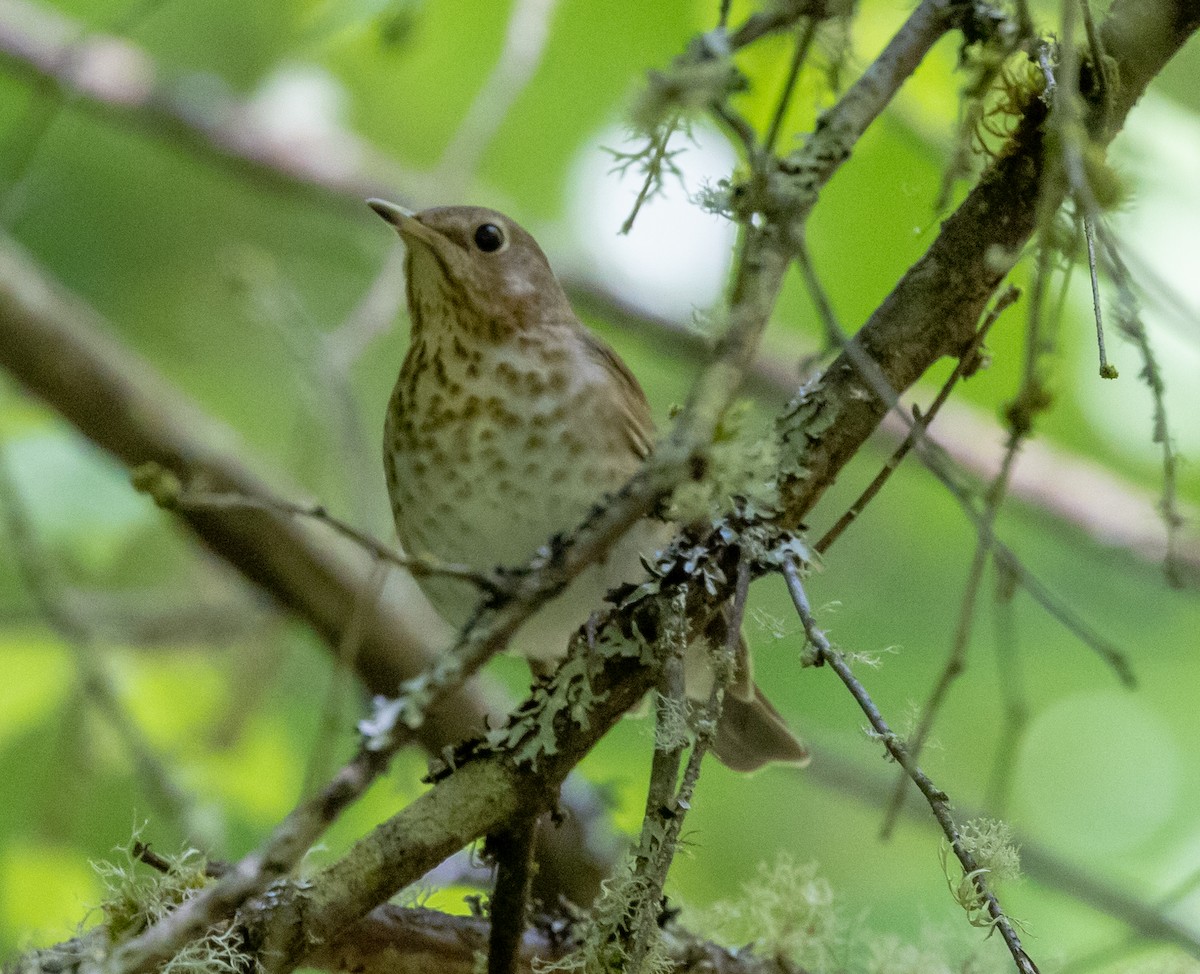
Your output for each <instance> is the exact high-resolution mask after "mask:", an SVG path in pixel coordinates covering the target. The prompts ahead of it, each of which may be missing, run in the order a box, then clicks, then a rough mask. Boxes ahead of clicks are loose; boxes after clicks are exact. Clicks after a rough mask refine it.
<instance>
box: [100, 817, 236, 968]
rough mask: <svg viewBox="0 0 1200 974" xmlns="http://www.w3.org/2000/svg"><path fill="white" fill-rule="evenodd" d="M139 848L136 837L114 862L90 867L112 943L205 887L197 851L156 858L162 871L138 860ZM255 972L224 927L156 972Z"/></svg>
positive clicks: (202, 864) (184, 949)
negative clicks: (101, 897)
mask: <svg viewBox="0 0 1200 974" xmlns="http://www.w3.org/2000/svg"><path fill="white" fill-rule="evenodd" d="M140 845H141V844H140V840H139V838H138V835H137V834H136V833H135V835H134V836H133V838H132V839H131V840H130V842H129V844H128V845H126V846H122V847H120V848H119V849H118V850H117V852H118V853H119V859H118V860H117V861H115V862H97V863H93V864H92V868H93V869H94V870H95V871H96V874H97V875H98V876H99V877H100V880H101V881H102V882H103V884H104V887H105V893H106V895H105V898H104V900H103V902H101V904H100V909H101V911H102V912H103V913H104V916H105V920H106V924H105V926H106V929H107V932H108V937H109V940H110V941H111V942H113V943H116V942H118V941H120V940H124V939H127V938H129V937H132V936H135V935H137V934H138V933H140V932H141V931H142V930H144V929H145V928H146V927H148V926H150V925H151V924H153V923H156V922H157V921H159V920H161V919H162V918H163V917H164V916H166V915H167V914H168V913H170V912H171V911H172V910H173V909H175V908H176V907H177V906H179V904H180V903H182V902H184V901H185V900H187V899H188V898H190V897H191V896H193V895H195V893H196V892H197V891H199V890H200V889H202V888H203V887H204V886H205V885H206V884H207V883H208V882H209V879H208V876H207V873H206V871H205V860H204V858H203V856H201V855H200V853H199V852H197V851H196V850H194V849H187V850H185V851H184V852H182V853H180V854H178V855H174V856H163V857H160V858H161V860H162V869H161V870H156V869H152V868H150V867H149V866H146V865H144V864H141V863H139V862H137V861H136V855H135V850H137V849H138V848H139V847H140ZM256 970H258V965H257V962H256V961H255V960H254V958H253V957H251V956H249V955H248V954H246V953H245V952H244V950H243V949H242V939H241V935H240V933H239V932H238V931H237V930H235V929H234V928H233V926H232V924H228V923H226V924H222V925H219V926H216V927H213V928H210V929H209V930H208V932H207V933H205V934H204V935H203V936H201V937H198V938H196V939H195V940H192V941H190V942H189V943H188V944H186V945H185V946H184V947H182V948H181V949H180V950H179V951H178V952H177V953H176V954H175V955H174V956H172V957H171V958H170V960H168V961H167V962H166V963H165V964H163V965H162V966H161V967H160V968H159V972H160V974H253V972H255V971H256Z"/></svg>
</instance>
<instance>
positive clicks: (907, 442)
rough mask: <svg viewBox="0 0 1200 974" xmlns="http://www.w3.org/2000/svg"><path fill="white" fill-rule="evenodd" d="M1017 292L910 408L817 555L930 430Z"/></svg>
mask: <svg viewBox="0 0 1200 974" xmlns="http://www.w3.org/2000/svg"><path fill="white" fill-rule="evenodd" d="M818 293H821V294H824V292H823V291H819V292H818ZM1020 293H1021V292H1020V291H1018V290H1017V289H1016V288H1015V287H1012V286H1009V288H1008V289H1007V290H1005V291H1004V292H1003V293H1002V294H1001V295H1000V297H998V298H997V299H996V303H995V305H993V307H992V310H991V311H989V312H988V314H987V316H986V317H985V318H984V320H983V324H982V325H980V326H979V330H978V331H977V332H976V333H975V337H974V338H973V339H971V345H970V347H969V348H968V349H967V350H966V351H965V352H964V353H963V354H962V355H961V356H959V358H958V361H957V362H956V363H955V365H954V371H953V372H951V373H950V375H949V377H948V378H947V379H946V381H945V382H944V383H943V384H942V388H941V389H939V390H938V394H937V396H936V397H935V398H934V400H933V402H932V403H930V405H929V408H928V409H927V410H925V411H924V412H920V413H918V411H917V407H916V406H914V407H913V426H912V428H911V429H909V430H908V432H907V433H905V435H904V439H903V440H901V441H900V445H899V446H898V447H896V449H895V451H894V452H893V453H892V455H891V457H889V458H888V460H887V462H886V463H885V464H884V465H883V468H882V469H881V470H880V471H879V473H877V474H876V475H875V478H874V479H873V480H872V481H871V482H870V483H869V484H868V485H867V486H866V488H865V489H864V490H863V492H862V493H861V494H859V495H858V497H857V499H855V501H854V502H853V503H852V504H851V505H850V506H849V507H848V508H846V511H845V513H844V514H842V516H841V517H840V518H838V520H837V522H836V523H835V524H834V525H833V526H832V527H831V528H829V530H828V531H826V532H825V533H824V534H823V535H822V536H821V538H820V540H819V541H817V543H816V544H814V545H813V550H814V551H816V552H817V554H823V553H824V552H826V551H828V550H829V549H830V547H831V546H832V545H833V543H834V542H835V541H837V539H838V538H840V537H841V536H842V533H843V532H844V531H845V530H846V528H848V527H849V526H850V525H851V524H852V523H853V522H854V521H855V519H856V518H857V517H858V516H859V515H860V514H861V513H862V512H863V510H864V509H865V508H866V506H867V505H868V504H869V503H871V501H872V500H873V499H874V498H875V496H876V495H877V494H878V493H879V492H880V491H881V490H882V489H883V486H884V484H886V483H887V481H888V480H889V479H890V478H891V475H892V474H893V473H895V471H896V470H897V469H899V467H900V464H901V462H902V461H903V460H904V458H905V457H906V456H908V454H909V451H911V450H912V448H913V446H914V445H915V444H916V442H917V440H918V438H919V437H920V436H921V435H922V434H923V433H924V431H925V430H927V429H929V424H930V423H932V422H933V420H934V419H935V418H936V416H937V414H938V413H939V412H941V409H942V407H943V406H944V405H945V404H946V402H947V400H948V399H949V398H950V393H951V392H953V391H954V388H955V386H957V385H958V380H959V379H960V378H962V376H963V374H964V373H966V372H968V371H969V370H970V369H972V368H974V367H975V366H976V365H977V364H978V361H979V360H978V356H979V354H980V350H981V349H982V348H983V342H984V340H985V339H986V338H987V334H988V332H989V331H991V329H992V325H994V324H995V323H996V320H997V319H998V318H999V317H1000V315H1001V314H1003V313H1004V311H1005V310H1006V309H1007V308H1008V307H1009V305H1011V304H1013V303H1014V302H1015V301H1016V300H1017V298H1018V297H1019V296H1020Z"/></svg>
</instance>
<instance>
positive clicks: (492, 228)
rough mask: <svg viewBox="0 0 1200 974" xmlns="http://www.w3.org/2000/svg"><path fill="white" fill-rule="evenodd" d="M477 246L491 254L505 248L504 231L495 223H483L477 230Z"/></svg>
mask: <svg viewBox="0 0 1200 974" xmlns="http://www.w3.org/2000/svg"><path fill="white" fill-rule="evenodd" d="M475 246H476V247H478V248H479V249H480V250H482V251H483V252H484V253H485V254H491V253H494V252H495V251H497V250H499V249H500V248H501V247H503V246H504V231H503V230H501V229H500V228H499V227H498V226H496V224H494V223H482V224H480V225H479V226H478V227H476V228H475Z"/></svg>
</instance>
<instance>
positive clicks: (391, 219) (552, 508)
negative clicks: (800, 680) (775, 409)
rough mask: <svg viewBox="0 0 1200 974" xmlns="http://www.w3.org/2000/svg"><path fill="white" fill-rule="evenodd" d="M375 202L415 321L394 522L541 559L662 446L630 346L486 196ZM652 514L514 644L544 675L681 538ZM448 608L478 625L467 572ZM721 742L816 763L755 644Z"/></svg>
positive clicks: (457, 553)
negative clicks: (760, 668) (477, 201)
mask: <svg viewBox="0 0 1200 974" xmlns="http://www.w3.org/2000/svg"><path fill="white" fill-rule="evenodd" d="M367 203H368V205H369V206H370V207H371V208H372V209H373V210H374V211H375V212H376V213H377V214H378V215H379V216H381V217H382V218H383V219H384V220H386V221H387V222H388V223H390V224H391V225H392V226H393V227H394V228H395V230H396V231H397V232H398V233H399V235H400V237H401V239H402V240H403V241H404V244H405V246H406V250H407V253H406V256H405V273H406V278H407V281H406V287H407V299H408V311H409V317H410V321H411V331H410V340H409V347H408V351H407V354H406V355H405V357H404V361H403V363H402V365H401V367H400V372H399V376H398V378H397V380H396V384H395V387H394V389H393V392H392V395H391V398H390V400H389V402H388V407H387V412H386V419H385V422H384V437H383V440H384V442H383V459H384V470H385V474H386V480H387V488H388V495H389V499H390V502H391V507H392V513H393V515H394V519H395V523H396V533H397V537H398V539H399V541H400V544H401V545H402V546H403V548H404V550H405V551H406V552H407V553H409V554H420V555H428V556H433V557H434V558H436V559H438V560H440V561H442V562H447V563H453V564H458V565H466V566H469V567H471V568H474V569H477V570H479V571H490V570H494V569H497V568H509V569H516V568H522V567H525V566H526V565H528V564H529V563H530V562H531V560H532V559H533V558H534V557H535V555H536V554H537V553H538V551H539V549H542V548H543V547H544V546H545V545H546V544H547V543H548V541H549V540H550V539H551V537H552V536H554V535H556V534H559V533H562V532H568V531H570V530H572V529H573V528H575V527H576V526H577V525H578V524H579V523H580V522H581V521H582V520H583V519H584V517H585V516H586V515H587V514H588V512H589V511H591V510H592V509H593V507H594V506H595V505H596V504H598V503H602V502H603V501H604V498H605V497H606V495H609V494H612V493H613V492H615V491H616V490H618V489H619V488H620V487H621V485H622V484H624V483H625V482H626V481H627V480H628V479H629V477H630V476H631V475H633V473H634V472H635V471H636V470H637V469H638V467H639V466H640V465H641V464H642V462H643V461H644V460H645V459H646V457H648V456H649V455H650V453H651V451H652V450H653V448H654V436H655V431H654V422H653V418H652V415H651V411H650V405H649V403H648V401H647V398H646V394H645V392H644V391H643V390H642V387H641V385H640V384H639V383H638V380H637V379H636V378H635V377H634V375H633V373H632V372H631V371H630V369H629V367H628V366H627V365H626V364H625V362H624V361H623V360H622V359H621V358H620V356H619V355H618V354H617V353H616V352H615V351H614V350H613V349H612V348H611V347H610V346H609V345H608V344H606V343H605V342H604V341H602V340H601V339H600V338H599V337H597V336H596V335H594V334H593V333H592V332H591V331H589V330H588V328H587V327H586V326H585V325H584V324H583V323H582V322H581V321H580V320H579V318H578V317H577V316H576V314H575V312H574V310H573V309H572V307H571V303H570V301H569V300H568V298H567V295H566V293H565V292H564V290H563V288H562V286H561V284H560V283H559V281H558V279H557V278H556V277H555V274H554V272H553V270H552V269H551V267H550V263H549V261H548V260H547V258H546V255H545V254H544V253H543V252H542V249H541V247H539V246H538V244H537V241H536V240H535V239H534V238H533V236H532V235H530V234H529V233H528V232H527V231H526V230H525V229H524V228H522V227H521V226H520V225H519V224H517V223H516V222H515V221H513V220H511V219H509V218H508V217H507V216H505V215H503V214H501V213H499V212H497V211H495V210H492V209H487V208H484V207H477V206H443V207H434V208H431V209H426V210H422V211H421V212H413V211H412V210H409V209H407V208H406V207H403V206H400V205H398V204H396V203H391V202H387V201H385V200H380V199H371V200H368V201H367ZM673 533H674V532H673V528H672V526H671V525H669V524H666V523H664V522H662V521H658V520H655V519H652V518H646V519H643V520H642V521H640V522H638V524H636V525H635V526H634V527H633V528H632V529H631V530H630V531H628V532H627V533H626V534H625V535H624V536H623V537H622V539H621V540H620V541H619V542H618V543H617V544H616V545H614V547H613V548H612V549H611V550H610V551H609V552H608V554H607V557H606V558H605V559H604V560H603V561H602V562H600V563H597V564H593V565H591V566H589V567H588V568H587V569H585V570H584V571H583V572H582V573H581V574H580V575H579V576H578V577H576V578H575V579H574V580H573V581H572V582H571V583H570V584H569V585H568V586H567V587H566V589H565V590H564V591H563V592H562V593H560V594H559V595H557V596H556V597H555V598H553V599H551V600H550V601H549V602H548V603H547V604H545V605H543V606H542V607H541V608H540V609H539V610H538V611H537V612H536V613H535V614H534V615H533V616H532V617H531V618H530V619H529V620H528V621H527V622H526V623H525V624H524V625H523V626H522V627H521V628H520V629H519V630H518V631H517V632H516V633H515V635H514V637H513V640H512V644H511V645H512V648H514V649H515V651H516V652H518V653H519V654H520V655H523V656H525V657H526V658H527V659H528V660H529V661H530V666H531V668H532V669H533V670H534V672H535V673H544V672H547V671H548V670H550V669H552V668H553V666H554V665H555V664H556V663H557V662H558V661H559V660H560V659H562V658H563V657H564V656H565V655H566V650H567V645H568V642H569V639H570V636H571V635H572V633H574V632H575V631H576V630H578V629H579V627H580V626H581V625H583V624H584V623H585V622H587V620H588V618H589V616H590V615H591V613H592V612H593V611H594V610H595V609H597V608H598V607H599V606H600V605H601V604H602V600H603V597H604V595H605V593H606V592H608V591H610V590H611V589H613V588H616V587H617V586H619V585H621V584H622V583H631V582H632V583H637V582H639V581H641V580H643V579H644V578H645V576H646V569H645V567H644V565H643V563H642V557H643V556H652V555H653V554H654V553H655V552H656V551H657V550H658V549H660V548H662V547H664V546H665V545H666V543H667V542H668V541H669V540H670V538H671V536H672V534H673ZM418 584H419V585H420V586H421V588H422V590H423V591H424V593H425V595H426V596H427V597H428V598H429V600H430V602H431V603H432V604H433V606H434V607H435V608H436V609H437V610H438V612H439V613H440V614H441V615H442V616H443V617H444V618H445V619H446V621H447V622H449V623H451V624H452V625H454V626H456V627H461V626H463V625H464V624H466V623H467V621H468V620H469V618H470V616H471V614H472V611H473V610H474V608H475V606H476V604H477V603H478V601H479V595H480V593H479V591H478V590H476V589H475V588H474V587H473V585H472V584H471V583H470V582H469V581H467V580H464V579H463V578H459V577H449V576H445V575H443V576H438V575H435V574H430V575H422V577H421V578H419V579H418ZM706 654H707V650H706V647H705V646H704V645H703V643H702V640H700V639H694V640H693V643H692V645H690V646H689V647H688V650H687V654H686V658H685V660H686V661H685V672H686V677H685V684H686V686H685V689H686V693H687V695H688V696H689V698H692V699H695V700H700V699H703V700H707V698H708V695H709V691H710V688H711V685H712V671H711V668H710V667H709V666H708V664H707V656H706ZM739 658H740V660H741V662H740V664H739V665H738V667H737V671H738V672H737V675H736V676H735V678H734V680H733V682H732V685H731V686H730V687H729V689H728V690H727V692H726V694H725V702H724V708H723V712H722V716H721V719H720V721H719V722H718V726H717V733H716V736H715V741H714V744H713V752H714V753H715V754H716V756H717V758H718V759H719V760H720V761H721V762H722V763H723V764H725V765H727V766H728V767H730V768H733V769H735V770H738V771H752V770H755V769H757V768H759V767H761V766H763V765H764V764H766V763H768V762H773V761H779V762H788V763H792V764H803V763H805V762H807V760H808V751H807V749H806V748H805V746H804V745H803V744H802V743H801V741H800V740H799V739H798V738H797V737H796V736H795V735H794V734H793V733H792V732H791V730H790V729H789V728H788V726H787V724H786V722H785V721H784V719H783V718H782V717H781V716H780V714H779V712H778V711H777V710H776V709H775V708H774V706H772V705H771V703H770V702H769V701H768V700H767V698H766V697H765V696H764V695H763V693H762V691H761V690H760V689H759V688H758V687H757V686H756V685H755V684H754V681H753V679H752V678H751V675H750V666H749V656H748V654H747V653H746V652H745V643H744V640H742V643H741V652H740V653H739Z"/></svg>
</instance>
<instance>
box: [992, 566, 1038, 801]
mask: <svg viewBox="0 0 1200 974" xmlns="http://www.w3.org/2000/svg"><path fill="white" fill-rule="evenodd" d="M992 568H993V572H994V574H995V577H996V595H995V598H994V599H993V601H992V606H993V611H994V615H995V620H996V624H995V653H996V683H997V685H998V686H999V687H1000V699H1001V701H1002V703H1003V712H1004V719H1003V723H1002V724H1001V725H1000V733H999V734H998V735H997V737H996V756H995V757H994V758H993V759H992V772H991V777H990V779H989V781H988V787H987V792H986V794H987V801H986V802H985V804H986V806H987V808H989V809H990V810H991V811H992V812H993V813H994V814H996V815H1000V816H1003V815H1004V814H1005V810H1006V809H1007V808H1008V802H1009V798H1010V792H1011V790H1012V776H1013V771H1014V769H1015V768H1016V766H1017V750H1018V745H1019V743H1020V741H1021V738H1022V737H1023V736H1024V734H1025V728H1026V726H1027V725H1028V723H1029V702H1028V699H1027V695H1026V690H1025V680H1024V677H1023V675H1022V666H1021V653H1020V645H1019V643H1018V641H1017V638H1016V632H1015V625H1016V622H1015V618H1014V616H1015V614H1016V613H1015V612H1014V611H1013V602H1014V597H1015V595H1016V588H1017V586H1016V580H1015V579H1013V577H1012V575H1011V574H1010V573H1009V572H1008V569H1007V568H1005V567H1004V566H1003V565H1001V564H1000V563H998V562H996V561H993V562H992Z"/></svg>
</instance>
